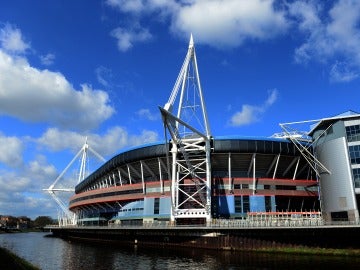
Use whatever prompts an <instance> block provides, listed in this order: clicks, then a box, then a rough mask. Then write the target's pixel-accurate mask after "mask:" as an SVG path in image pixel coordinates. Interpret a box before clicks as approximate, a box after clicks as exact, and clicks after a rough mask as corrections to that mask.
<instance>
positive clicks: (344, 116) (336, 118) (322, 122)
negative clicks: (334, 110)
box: [309, 110, 360, 136]
mask: <svg viewBox="0 0 360 270" xmlns="http://www.w3.org/2000/svg"><path fill="white" fill-rule="evenodd" d="M353 118H360V113H358V112H355V111H352V110H349V111H346V112H343V113H341V114H338V115H335V116H333V117H328V118H323V119H320V120H318V122H317V123H316V124H314V125H312V126H311V130H310V131H309V136H312V134H313V133H314V132H315V131H316V130H318V129H319V128H322V127H323V126H328V125H329V123H333V122H336V121H339V120H347V119H353Z"/></svg>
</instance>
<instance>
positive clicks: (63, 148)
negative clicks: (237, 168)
mask: <svg viewBox="0 0 360 270" xmlns="http://www.w3.org/2000/svg"><path fill="white" fill-rule="evenodd" d="M190 33H192V34H193V36H194V41H195V47H196V55H197V61H198V68H199V72H200V78H201V84H202V88H203V92H204V96H205V102H206V106H207V111H208V117H209V121H210V127H211V133H212V135H214V136H223V135H241V136H265V137H267V136H271V135H272V134H273V133H276V132H280V131H281V129H280V127H279V125H278V124H279V123H284V122H294V121H301V120H309V119H319V118H323V117H328V116H333V115H336V114H339V113H342V112H344V111H347V110H350V109H352V110H354V111H359V102H358V101H359V96H360V91H359V85H360V78H359V75H360V50H359V48H360V2H359V1H355V0H354V1H351V0H338V1H320V0H319V1H316V0H308V1H290V0H289V1H285V0H283V1H276V0H273V1H272V0H252V1H242V0H222V1H220V0H208V1H204V0H181V1H175V0H167V1H162V0H133V1H125V0H103V1H101V0H99V1H85V0H79V1H26V0H11V1H6V0H5V1H1V4H0V187H1V188H0V214H3V215H5V214H9V215H14V216H20V215H27V216H29V217H32V218H35V217H37V216H39V215H50V216H53V217H56V216H57V210H56V209H57V207H56V204H55V203H54V202H53V200H52V199H51V198H50V197H49V196H48V195H47V194H46V193H44V192H43V191H42V189H43V188H47V187H48V186H49V185H50V184H51V183H52V182H53V181H54V180H55V179H56V177H57V176H58V175H59V173H60V172H61V171H62V170H63V169H64V168H65V167H66V165H67V164H68V162H70V160H71V159H72V158H73V157H74V155H75V154H76V152H77V151H78V150H79V149H80V148H81V146H82V144H83V143H84V140H85V137H86V136H87V137H88V141H89V144H90V145H91V146H92V148H94V149H95V150H96V151H97V152H99V153H100V154H101V155H103V156H104V157H105V158H111V157H112V156H113V155H115V154H117V153H119V152H120V151H122V149H126V148H128V147H132V146H136V145H140V144H143V143H147V142H153V141H162V140H163V139H164V138H163V129H162V123H161V118H160V113H159V110H158V106H159V105H160V106H163V105H164V104H165V103H166V102H167V100H168V98H169V96H170V93H171V90H172V88H173V85H174V83H175V80H176V78H177V75H178V72H179V71H180V68H181V65H182V62H183V60H184V57H185V55H186V52H187V47H188V42H189V37H190ZM96 166H97V165H96V164H95V165H94V167H93V169H95V168H96ZM74 167H76V166H74ZM72 170H73V171H75V170H76V168H74V169H72ZM70 174H71V173H69V176H66V179H64V184H63V185H69V184H70V183H72V185H74V184H76V180H75V182H74V178H72V177H71V175H70Z"/></svg>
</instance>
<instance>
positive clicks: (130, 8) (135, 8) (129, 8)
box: [106, 0, 144, 13]
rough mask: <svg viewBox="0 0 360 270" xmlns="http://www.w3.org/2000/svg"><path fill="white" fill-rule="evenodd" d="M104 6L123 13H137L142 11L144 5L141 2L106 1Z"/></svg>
mask: <svg viewBox="0 0 360 270" xmlns="http://www.w3.org/2000/svg"><path fill="white" fill-rule="evenodd" d="M106 4H108V5H109V6H111V7H114V8H117V9H119V10H121V11H123V12H135V13H138V12H141V11H143V10H144V3H143V1H142V0H131V1H128V0H107V1H106Z"/></svg>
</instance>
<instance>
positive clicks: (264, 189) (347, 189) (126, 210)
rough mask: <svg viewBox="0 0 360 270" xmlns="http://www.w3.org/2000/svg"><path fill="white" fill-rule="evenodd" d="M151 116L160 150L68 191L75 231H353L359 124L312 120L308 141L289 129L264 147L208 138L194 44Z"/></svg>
mask: <svg viewBox="0 0 360 270" xmlns="http://www.w3.org/2000/svg"><path fill="white" fill-rule="evenodd" d="M189 91H192V94H188V92H189ZM194 93H195V94H194ZM187 97H191V99H187ZM194 97H195V98H194ZM176 105H178V106H177V110H174V108H175V107H176ZM159 110H160V113H161V116H162V121H163V124H164V130H165V139H164V141H163V142H158V143H152V144H146V145H143V146H138V147H135V148H132V149H128V150H126V151H123V152H121V153H119V154H118V155H116V156H114V157H113V158H112V159H110V160H108V161H107V162H105V163H104V164H103V165H102V166H101V167H100V168H98V169H97V170H96V171H95V172H93V173H92V174H91V175H89V176H87V177H86V178H85V179H84V180H83V181H81V182H80V183H79V184H78V185H77V186H76V187H75V194H74V195H73V196H72V197H71V198H70V202H69V210H70V211H71V212H72V213H74V214H75V217H76V221H75V222H76V225H79V226H87V225H89V226H93V225H97V226H99V225H100V226H107V225H112V224H119V225H146V224H153V223H155V222H156V223H161V224H170V225H174V224H175V225H205V226H206V225H207V224H212V223H216V222H218V221H223V220H250V219H252V218H254V217H259V216H261V217H264V218H268V219H269V218H271V219H276V218H280V217H284V216H286V217H291V218H298V219H299V220H305V219H307V218H308V217H316V218H318V219H321V220H324V221H325V222H337V221H349V222H353V223H356V224H357V223H358V222H359V213H358V204H359V199H360V198H359V194H360V180H359V179H360V157H359V155H358V154H359V153H360V150H359V149H360V147H359V145H360V115H359V114H357V113H355V112H351V111H350V112H347V113H344V114H341V115H338V116H335V117H330V118H324V119H319V120H313V121H314V123H315V124H314V125H313V126H312V129H311V130H310V132H307V133H306V134H304V133H300V132H297V131H294V130H293V129H291V128H290V126H292V124H293V123H288V124H281V125H280V126H281V127H282V128H283V130H284V132H283V133H282V134H278V135H276V136H272V137H254V138H252V137H242V136H224V137H213V136H212V135H211V132H210V128H209V126H210V125H209V121H208V118H207V113H206V107H205V102H204V97H203V93H202V89H201V85H200V79H199V72H198V67H197V60H196V54H195V47H194V43H193V39H192V37H191V39H190V43H189V48H188V52H187V55H186V57H185V60H184V63H183V65H182V68H181V70H180V73H179V76H178V78H177V80H176V83H175V86H174V88H173V90H172V93H171V95H170V98H169V100H168V102H167V103H166V104H165V106H164V107H160V108H159ZM194 116H196V117H194ZM306 122H309V121H308V120H307V121H306ZM168 137H169V138H168Z"/></svg>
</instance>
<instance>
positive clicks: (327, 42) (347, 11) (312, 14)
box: [289, 0, 360, 82]
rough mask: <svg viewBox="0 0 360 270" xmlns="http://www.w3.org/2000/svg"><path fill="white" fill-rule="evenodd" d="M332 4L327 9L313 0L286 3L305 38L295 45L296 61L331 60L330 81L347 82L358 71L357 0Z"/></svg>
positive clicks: (359, 29) (359, 5)
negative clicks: (297, 45) (301, 42)
mask: <svg viewBox="0 0 360 270" xmlns="http://www.w3.org/2000/svg"><path fill="white" fill-rule="evenodd" d="M333 3H334V4H333V5H332V6H331V7H330V9H326V6H325V4H323V3H322V2H316V1H296V2H293V3H291V4H289V15H291V16H293V17H294V18H295V21H296V23H297V24H298V27H299V30H300V31H301V32H302V33H303V34H305V36H306V38H307V39H306V42H304V43H303V44H302V45H300V46H299V47H298V48H296V50H295V61H296V62H298V63H308V62H309V61H312V60H316V61H319V62H322V63H326V64H328V63H330V67H331V68H330V71H329V72H330V80H332V81H337V82H347V81H351V80H353V79H355V78H357V77H358V74H359V72H360V51H359V49H358V48H359V47H360V27H359V24H358V22H359V20H360V2H359V1H347V0H340V1H337V2H333ZM339 63H341V64H339ZM344 67H345V68H344Z"/></svg>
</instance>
